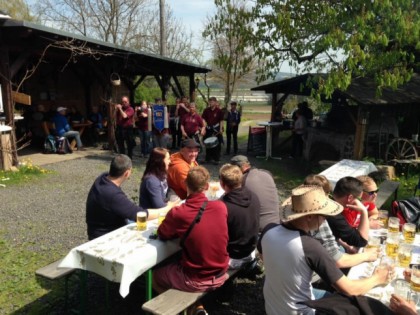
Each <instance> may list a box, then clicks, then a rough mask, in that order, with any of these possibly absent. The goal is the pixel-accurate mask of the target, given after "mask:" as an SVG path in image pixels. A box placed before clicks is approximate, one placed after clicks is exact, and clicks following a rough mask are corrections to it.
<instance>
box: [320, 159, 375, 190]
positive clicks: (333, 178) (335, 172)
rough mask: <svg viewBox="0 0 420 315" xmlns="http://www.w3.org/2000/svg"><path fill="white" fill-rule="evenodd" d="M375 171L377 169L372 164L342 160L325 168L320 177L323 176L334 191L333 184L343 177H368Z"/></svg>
mask: <svg viewBox="0 0 420 315" xmlns="http://www.w3.org/2000/svg"><path fill="white" fill-rule="evenodd" d="M377 170H378V169H377V168H376V166H375V165H374V164H373V163H372V162H366V161H356V160H347V159H344V160H341V161H340V162H338V163H336V164H334V165H333V166H331V167H329V168H327V169H326V170H325V171H323V172H321V173H320V175H324V176H325V177H326V178H327V179H328V180H329V181H330V183H331V186H332V187H333V189H334V187H335V184H337V182H338V181H339V180H340V179H341V178H343V177H346V176H352V177H357V176H360V175H368V174H369V173H371V172H375V171H377Z"/></svg>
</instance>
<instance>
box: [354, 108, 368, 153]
mask: <svg viewBox="0 0 420 315" xmlns="http://www.w3.org/2000/svg"><path fill="white" fill-rule="evenodd" d="M367 116H368V115H367V112H365V111H363V110H362V107H361V105H359V110H358V113H357V123H356V133H355V136H354V151H353V157H354V159H355V160H360V159H361V158H362V157H363V151H364V138H365V134H366V124H367V120H368V117H367Z"/></svg>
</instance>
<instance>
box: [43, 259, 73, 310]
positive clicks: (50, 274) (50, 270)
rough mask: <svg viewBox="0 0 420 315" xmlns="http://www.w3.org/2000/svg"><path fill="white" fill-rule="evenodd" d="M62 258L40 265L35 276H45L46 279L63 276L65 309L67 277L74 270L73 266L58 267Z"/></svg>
mask: <svg viewBox="0 0 420 315" xmlns="http://www.w3.org/2000/svg"><path fill="white" fill-rule="evenodd" d="M62 260H63V259H59V260H57V261H54V262H52V263H51V264H49V265H47V266H45V267H42V268H40V269H38V270H37V271H35V274H36V275H37V276H40V277H43V278H46V279H48V280H56V279H60V278H63V277H65V285H64V290H65V309H66V310H67V300H68V279H69V277H70V276H71V275H72V274H73V272H75V271H76V269H74V268H58V265H59V264H60V263H61V261H62Z"/></svg>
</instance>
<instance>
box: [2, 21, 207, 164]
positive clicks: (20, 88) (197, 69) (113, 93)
mask: <svg viewBox="0 0 420 315" xmlns="http://www.w3.org/2000/svg"><path fill="white" fill-rule="evenodd" d="M209 71H210V69H208V68H205V67H201V66H198V65H195V64H191V63H187V62H182V61H178V60H174V59H171V58H166V57H161V56H158V55H154V54H150V53H145V52H142V51H138V50H133V49H129V48H126V47H120V46H117V45H113V44H110V43H106V42H102V41H98V40H95V39H92V38H87V37H84V36H80V35H75V34H70V33H67V32H63V31H61V30H57V29H53V28H49V27H45V26H42V25H38V24H34V23H30V22H26V21H18V20H13V19H7V18H0V85H1V94H2V95H1V97H0V98H1V100H0V116H3V117H2V120H3V124H5V125H9V126H11V127H12V133H11V140H12V141H11V151H12V156H13V164H15V163H17V153H16V140H15V139H16V136H15V135H16V128H15V117H16V115H15V114H16V113H15V110H16V107H15V104H16V103H17V104H18V105H17V106H21V105H22V104H25V103H27V104H38V103H40V102H42V103H43V104H44V105H46V106H48V107H50V108H52V109H55V108H57V107H58V106H65V107H67V106H74V107H77V108H78V109H79V110H80V111H82V112H83V113H86V111H87V109H88V108H89V107H90V106H91V105H92V104H102V103H104V102H105V103H112V102H115V101H118V100H119V98H120V97H121V96H122V95H129V97H130V100H131V103H133V100H134V93H135V89H136V88H137V87H138V86H139V84H140V83H141V82H143V80H144V79H145V78H147V77H153V78H154V79H155V80H156V81H157V83H158V84H159V87H160V89H161V91H162V99H166V95H167V92H168V91H169V89H172V91H173V92H174V94H175V95H177V96H181V95H188V96H190V97H194V91H195V89H196V86H195V84H196V83H195V80H194V78H195V74H196V73H207V72H209ZM181 77H186V78H187V82H188V83H187V88H185V87H184V86H185V84H184V85H183V84H182V80H180V78H181ZM184 81H185V79H184ZM113 83H114V84H113ZM16 92H18V93H16ZM22 106H23V105H22ZM0 152H1V151H0Z"/></svg>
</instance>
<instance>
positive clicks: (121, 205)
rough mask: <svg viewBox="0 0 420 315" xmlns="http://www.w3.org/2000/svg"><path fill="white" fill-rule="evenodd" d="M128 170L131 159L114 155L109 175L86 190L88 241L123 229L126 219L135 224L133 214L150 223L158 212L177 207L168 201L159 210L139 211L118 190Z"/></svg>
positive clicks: (128, 173)
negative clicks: (142, 217) (139, 215)
mask: <svg viewBox="0 0 420 315" xmlns="http://www.w3.org/2000/svg"><path fill="white" fill-rule="evenodd" d="M131 169H132V163H131V159H130V158H129V157H128V156H126V155H124V154H118V155H116V156H115V157H114V158H113V159H112V161H111V165H110V167H109V172H108V173H103V174H101V175H100V176H99V177H98V178H96V180H95V182H94V183H93V185H92V187H91V188H90V191H89V194H88V197H87V200H86V223H87V233H88V237H89V240H92V239H94V238H97V237H99V236H102V235H104V234H106V233H109V232H111V231H113V230H116V229H118V228H120V227H122V226H124V225H125V224H126V221H127V219H128V220H131V221H135V220H136V216H137V212H141V211H144V212H146V213H147V215H148V220H152V219H156V218H157V217H158V215H159V213H160V212H167V211H168V210H169V209H171V208H172V207H173V206H174V205H176V204H177V203H174V202H168V204H167V205H166V206H165V207H163V208H160V209H143V208H142V207H139V206H137V205H136V204H135V203H133V202H132V201H131V200H130V199H128V197H127V195H126V194H125V193H124V192H123V191H122V189H121V185H122V184H123V183H124V182H125V181H126V180H127V179H129V178H130V175H131Z"/></svg>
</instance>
